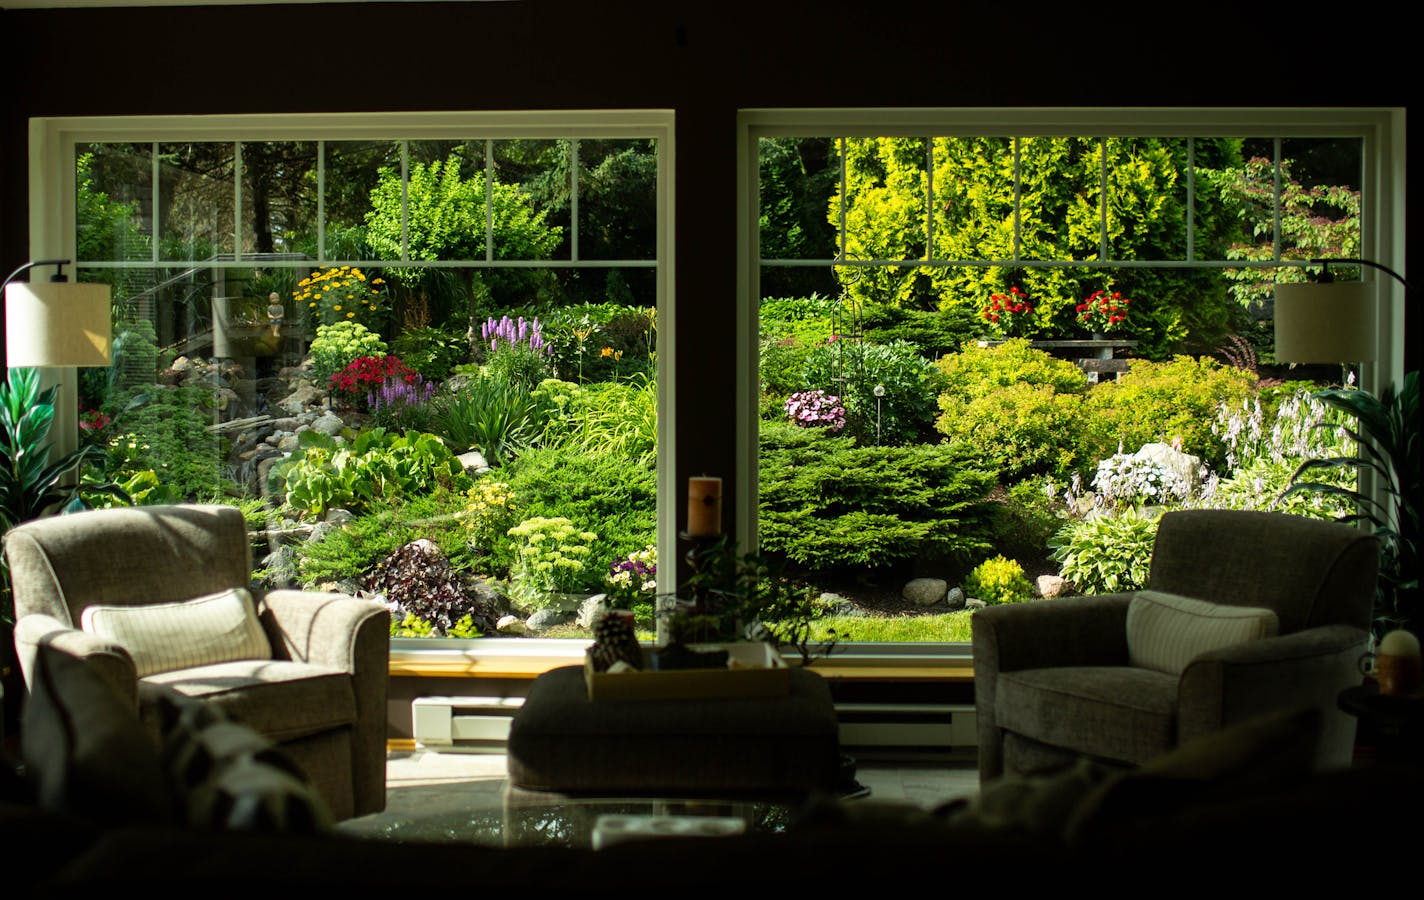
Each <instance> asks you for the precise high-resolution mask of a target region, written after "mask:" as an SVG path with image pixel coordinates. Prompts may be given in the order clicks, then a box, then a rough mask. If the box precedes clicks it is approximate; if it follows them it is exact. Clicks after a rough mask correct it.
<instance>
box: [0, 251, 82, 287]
mask: <svg viewBox="0 0 1424 900" xmlns="http://www.w3.org/2000/svg"><path fill="white" fill-rule="evenodd" d="M69 263H70V261H69V260H67V259H37V260H35V261H34V262H27V263H25V264H24V265H23V266H20V268H18V269H16V270H15V271H13V272H11V273H10V275H9V277H8V278H6V279H5V283H4V284H0V293H3V292H4V290H5V288H7V287H9V286H10V282H12V281H14V280H15V279H16V278H19V277H20V276H21V275H23V274H24V273H26V272H28V271H29V270H30V269H34V268H37V267H39V266H54V270H55V271H54V276H53V277H52V278H51V279H50V281H68V280H69V278H68V277H67V276H66V275H65V274H64V267H65V266H67V265H69Z"/></svg>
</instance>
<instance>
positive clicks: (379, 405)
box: [366, 356, 435, 430]
mask: <svg viewBox="0 0 1424 900" xmlns="http://www.w3.org/2000/svg"><path fill="white" fill-rule="evenodd" d="M390 358H391V359H395V357H394V356H392V357H390ZM434 395H435V383H434V382H433V381H426V380H425V379H424V378H423V377H422V376H420V375H416V376H415V378H414V379H408V378H387V379H386V380H385V381H383V382H381V385H380V386H379V387H373V388H371V389H370V390H368V391H367V392H366V408H367V409H368V410H370V412H371V416H372V418H374V419H375V422H376V424H377V425H383V426H385V425H389V426H394V427H396V428H400V429H402V430H404V429H407V428H410V427H413V426H414V425H415V424H418V423H420V422H422V421H425V420H426V419H427V418H428V417H427V416H424V415H422V411H423V410H424V407H425V404H426V403H427V402H429V400H430V398H431V397H433V396H434Z"/></svg>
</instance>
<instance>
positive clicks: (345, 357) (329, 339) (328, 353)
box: [311, 321, 388, 387]
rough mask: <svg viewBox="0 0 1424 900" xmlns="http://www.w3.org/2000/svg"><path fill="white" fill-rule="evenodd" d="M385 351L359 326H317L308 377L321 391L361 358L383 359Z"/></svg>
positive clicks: (381, 343)
mask: <svg viewBox="0 0 1424 900" xmlns="http://www.w3.org/2000/svg"><path fill="white" fill-rule="evenodd" d="M387 350H388V348H387V347H386V342H385V341H383V340H381V336H380V335H379V334H376V333H375V332H373V331H371V330H370V329H368V328H367V327H366V326H365V325H362V324H360V323H359V322H354V321H347V322H336V323H333V324H331V325H319V326H317V329H316V338H315V339H313V340H312V343H311V366H312V376H313V377H314V378H315V379H316V383H317V385H318V386H319V387H325V386H326V383H327V382H328V381H330V380H331V376H333V375H335V374H336V373H337V372H340V371H341V370H342V369H344V368H346V367H347V366H348V365H350V364H351V362H352V361H354V360H356V359H359V358H361V357H363V356H374V357H378V358H382V359H383V358H385V356H386V355H387Z"/></svg>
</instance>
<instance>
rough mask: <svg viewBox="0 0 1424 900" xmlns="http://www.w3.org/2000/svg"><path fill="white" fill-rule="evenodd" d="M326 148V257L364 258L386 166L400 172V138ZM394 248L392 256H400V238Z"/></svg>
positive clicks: (335, 143)
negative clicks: (374, 199)
mask: <svg viewBox="0 0 1424 900" xmlns="http://www.w3.org/2000/svg"><path fill="white" fill-rule="evenodd" d="M324 149H325V153H326V193H325V209H324V213H325V216H326V220H325V221H326V256H327V258H328V259H361V258H362V257H364V256H366V253H365V252H364V240H365V239H364V234H365V230H366V227H367V225H368V221H367V219H368V216H370V214H371V211H372V204H371V195H372V193H373V192H374V190H375V188H376V185H377V183H378V182H379V181H380V177H381V175H380V173H381V170H382V168H386V167H389V168H391V169H393V170H394V171H395V172H396V173H397V175H398V174H399V172H400V158H401V145H400V143H399V142H397V141H328V142H327V143H326V144H325V145H324ZM397 233H398V232H397ZM392 249H393V250H394V251H395V252H394V254H393V255H390V256H389V258H391V259H399V258H400V245H399V241H395V242H394V245H393V247H392ZM382 255H386V254H382Z"/></svg>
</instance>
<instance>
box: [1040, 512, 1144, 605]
mask: <svg viewBox="0 0 1424 900" xmlns="http://www.w3.org/2000/svg"><path fill="white" fill-rule="evenodd" d="M1158 518H1159V517H1157V516H1153V515H1149V514H1146V513H1142V512H1139V511H1138V510H1136V509H1134V508H1132V507H1129V508H1127V509H1125V510H1123V511H1121V512H1119V513H1117V514H1116V515H1090V516H1088V517H1086V518H1084V519H1081V520H1078V521H1074V522H1070V523H1069V524H1067V525H1065V526H1063V528H1061V529H1059V531H1058V532H1057V533H1056V534H1055V535H1054V536H1053V538H1052V540H1050V542H1049V546H1050V547H1052V548H1053V553H1052V558H1053V559H1054V560H1055V561H1057V562H1058V563H1059V565H1060V570H1059V574H1061V575H1062V576H1063V578H1064V579H1065V580H1066V581H1068V582H1069V583H1070V584H1072V585H1073V588H1074V589H1075V590H1077V591H1078V592H1080V593H1083V594H1108V593H1116V592H1119V591H1135V590H1138V589H1140V588H1142V587H1145V586H1146V584H1147V573H1148V569H1149V568H1150V566H1151V564H1152V548H1153V544H1154V542H1155V541H1156V539H1157V522H1158Z"/></svg>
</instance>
